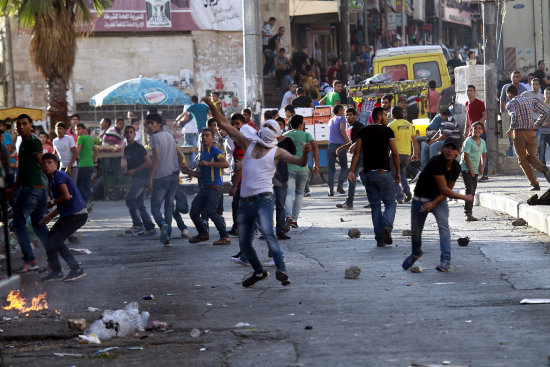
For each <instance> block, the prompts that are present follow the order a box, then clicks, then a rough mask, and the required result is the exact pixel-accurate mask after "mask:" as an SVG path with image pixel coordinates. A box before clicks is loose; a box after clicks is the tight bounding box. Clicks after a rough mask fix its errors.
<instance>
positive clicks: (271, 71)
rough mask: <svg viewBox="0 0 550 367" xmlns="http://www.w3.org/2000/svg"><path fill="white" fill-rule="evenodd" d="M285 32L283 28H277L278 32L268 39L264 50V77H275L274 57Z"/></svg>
mask: <svg viewBox="0 0 550 367" xmlns="http://www.w3.org/2000/svg"><path fill="white" fill-rule="evenodd" d="M285 31H286V28H285V27H279V32H278V33H277V34H275V35H274V36H273V37H271V38H270V39H269V41H268V42H267V46H265V48H264V56H265V64H264V70H263V72H264V75H273V76H274V75H275V57H276V56H277V52H278V51H279V48H280V47H281V46H280V45H281V38H282V37H283V35H284V34H285Z"/></svg>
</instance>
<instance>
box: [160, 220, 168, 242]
mask: <svg viewBox="0 0 550 367" xmlns="http://www.w3.org/2000/svg"><path fill="white" fill-rule="evenodd" d="M169 240H170V238H169V237H168V224H166V223H164V224H163V225H162V226H161V227H160V243H162V244H164V243H166V242H167V241H169Z"/></svg>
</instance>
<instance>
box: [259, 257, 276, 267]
mask: <svg viewBox="0 0 550 367" xmlns="http://www.w3.org/2000/svg"><path fill="white" fill-rule="evenodd" d="M262 265H263V266H268V267H274V266H275V260H273V259H271V260H269V261H268V262H266V263H263V264H262Z"/></svg>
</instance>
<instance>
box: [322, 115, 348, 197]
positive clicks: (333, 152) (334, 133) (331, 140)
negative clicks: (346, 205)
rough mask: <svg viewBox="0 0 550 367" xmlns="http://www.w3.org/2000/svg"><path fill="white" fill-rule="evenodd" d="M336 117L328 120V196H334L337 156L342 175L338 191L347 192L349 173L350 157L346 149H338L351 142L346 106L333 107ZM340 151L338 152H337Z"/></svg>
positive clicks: (339, 178)
mask: <svg viewBox="0 0 550 367" xmlns="http://www.w3.org/2000/svg"><path fill="white" fill-rule="evenodd" d="M332 113H333V114H334V117H333V118H331V119H330V121H329V122H328V128H329V133H328V150H327V161H328V196H334V173H335V172H336V158H338V164H339V165H340V175H339V176H338V186H337V188H336V191H338V192H339V193H340V194H345V193H346V192H345V191H344V187H343V186H344V181H345V179H346V177H347V175H348V158H347V152H346V151H345V150H340V151H338V148H340V147H341V146H343V145H346V144H348V143H349V138H348V134H347V131H346V117H345V116H344V106H342V105H339V104H337V105H336V106H334V107H333V108H332ZM337 151H338V153H337Z"/></svg>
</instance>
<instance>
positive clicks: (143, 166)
mask: <svg viewBox="0 0 550 367" xmlns="http://www.w3.org/2000/svg"><path fill="white" fill-rule="evenodd" d="M124 137H125V138H126V141H127V145H126V147H125V148H124V157H125V158H126V171H124V172H123V173H124V174H125V175H126V176H132V184H131V185H130V190H128V193H127V194H126V206H127V207H128V211H129V212H130V217H132V228H130V229H128V230H127V231H125V233H126V234H130V235H152V234H155V233H156V230H155V225H154V224H153V221H152V220H151V217H150V216H149V213H148V212H147V209H146V208H145V190H146V189H147V183H148V179H149V175H150V174H151V166H152V163H151V158H149V154H147V151H146V150H145V148H144V147H143V146H142V145H141V144H139V143H138V142H136V141H135V138H136V130H135V129H134V127H133V126H126V128H125V129H124Z"/></svg>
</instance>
